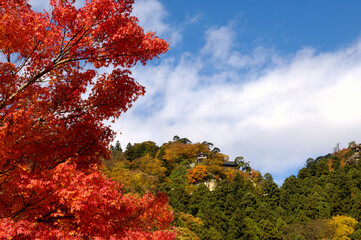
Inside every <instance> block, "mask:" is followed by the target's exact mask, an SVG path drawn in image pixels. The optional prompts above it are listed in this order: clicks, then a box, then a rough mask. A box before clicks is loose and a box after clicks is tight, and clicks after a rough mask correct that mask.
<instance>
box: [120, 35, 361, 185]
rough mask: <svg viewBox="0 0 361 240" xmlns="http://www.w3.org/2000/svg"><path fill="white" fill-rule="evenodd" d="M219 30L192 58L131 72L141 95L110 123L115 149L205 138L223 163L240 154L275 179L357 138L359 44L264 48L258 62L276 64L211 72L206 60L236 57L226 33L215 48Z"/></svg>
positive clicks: (360, 90) (227, 67)
mask: <svg viewBox="0 0 361 240" xmlns="http://www.w3.org/2000/svg"><path fill="white" fill-rule="evenodd" d="M225 29H226V28H220V29H219V31H220V32H222V33H224V31H226V30H227V29H226V30H225ZM212 31H213V32H215V33H217V32H218V31H216V30H212ZM227 31H229V29H228V30H227ZM230 33H231V32H230ZM220 35H222V34H219V35H217V36H216V37H215V35H213V34H210V32H208V33H207V36H208V37H209V41H208V42H207V43H206V44H205V47H204V48H203V50H201V52H202V54H201V55H199V56H197V55H189V54H187V55H185V56H183V58H182V60H181V61H179V62H177V61H174V60H171V59H164V60H163V63H162V64H160V65H159V66H150V67H139V68H136V69H135V70H134V76H135V78H136V79H137V80H139V81H140V82H141V83H143V84H144V85H145V86H146V87H147V91H148V92H147V94H146V96H145V97H143V98H142V99H140V101H138V102H137V103H136V104H135V106H134V108H133V109H132V110H130V111H129V112H128V113H126V114H125V115H123V116H122V117H121V119H120V120H119V121H117V124H116V126H117V127H116V128H118V129H120V130H121V131H122V132H123V135H120V136H118V138H117V139H119V140H121V142H122V145H123V146H125V145H126V143H127V142H141V141H145V140H153V141H156V142H157V143H158V144H161V143H163V142H166V141H169V140H171V139H172V137H173V136H174V135H179V136H181V137H187V138H189V139H190V140H192V141H194V142H196V141H204V140H207V141H210V142H212V143H214V144H215V145H216V146H218V147H219V148H220V149H221V150H222V152H223V153H225V154H229V155H230V159H231V160H233V159H234V158H235V157H236V156H239V155H242V156H244V157H245V159H246V160H249V161H251V165H252V166H253V167H254V168H256V169H259V170H261V172H262V173H265V172H271V173H272V174H273V175H274V178H275V179H276V180H277V181H278V182H281V181H282V179H283V178H284V177H286V176H288V175H289V174H290V173H291V172H292V173H293V172H295V170H297V169H299V168H300V167H302V166H303V165H304V163H305V161H306V159H307V158H309V157H317V156H318V155H325V154H327V153H328V152H331V151H332V148H333V147H334V145H335V144H336V143H338V142H341V143H342V144H343V145H344V146H346V145H347V143H348V142H350V141H352V140H356V141H358V140H359V136H361V128H360V127H359V123H360V122H361V111H360V109H359V108H360V107H359V106H360V104H359V103H360V102H361V94H360V93H361V81H360V79H361V44H360V43H356V44H354V45H352V46H350V47H347V48H344V49H339V50H338V51H335V52H327V53H315V51H313V50H312V49H303V50H300V51H299V52H298V53H297V54H296V55H295V56H294V57H291V58H290V57H280V56H277V55H276V54H274V53H272V51H266V53H265V57H263V59H268V61H272V59H276V61H274V62H273V65H272V66H271V67H268V68H263V69H262V70H263V71H262V72H261V74H260V73H257V72H256V73H254V71H253V70H254V69H258V67H259V64H265V63H264V62H263V61H264V60H261V61H260V62H262V63H255V64H249V65H247V64H242V65H237V64H232V63H231V62H229V61H228V62H227V61H224V62H222V61H220V62H218V65H220V66H218V67H219V68H217V69H218V70H213V71H209V69H208V67H212V66H213V65H212V64H214V62H213V59H214V57H220V58H224V59H229V58H230V57H231V56H235V55H238V56H243V55H242V53H240V52H236V51H234V49H233V48H232V45H233V44H234V43H233V42H232V39H231V40H227V37H226V40H225V41H224V42H226V43H227V44H228V46H219V48H224V49H225V51H223V52H221V51H220V49H218V48H217V46H216V39H218V40H220V39H222V38H221V37H220ZM228 36H232V33H231V34H230V35H228ZM227 44H226V45H227ZM212 49H213V51H214V52H212ZM205 52H207V53H208V54H209V55H211V56H212V57H211V58H210V59H209V58H206V57H205V56H204V55H203V54H204V53H205ZM253 54H259V55H260V56H254V55H250V56H243V57H244V58H248V59H257V58H262V56H261V55H262V54H261V53H260V52H257V50H255V51H254V52H253ZM270 59H271V60H270ZM255 61H256V60H255ZM246 65H247V66H246ZM245 67H247V69H246V70H245ZM245 71H246V74H245V73H244V72H245Z"/></svg>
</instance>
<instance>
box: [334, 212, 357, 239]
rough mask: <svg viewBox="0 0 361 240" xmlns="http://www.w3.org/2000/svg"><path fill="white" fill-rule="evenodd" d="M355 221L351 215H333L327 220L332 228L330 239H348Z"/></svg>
mask: <svg viewBox="0 0 361 240" xmlns="http://www.w3.org/2000/svg"><path fill="white" fill-rule="evenodd" d="M356 223H357V221H356V220H355V219H354V218H352V217H347V216H340V215H338V216H334V217H332V219H331V220H330V222H329V225H330V226H331V228H332V229H333V234H332V239H334V240H349V239H351V238H350V237H349V236H350V235H351V234H352V233H353V232H354V231H355V229H354V227H355V225H356Z"/></svg>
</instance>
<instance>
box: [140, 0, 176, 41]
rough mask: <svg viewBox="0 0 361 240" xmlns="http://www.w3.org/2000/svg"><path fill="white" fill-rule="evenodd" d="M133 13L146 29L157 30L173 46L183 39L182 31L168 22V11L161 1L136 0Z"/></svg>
mask: <svg viewBox="0 0 361 240" xmlns="http://www.w3.org/2000/svg"><path fill="white" fill-rule="evenodd" d="M133 14H134V16H136V17H137V18H138V19H139V23H140V26H142V27H143V28H144V30H145V31H151V32H157V35H158V36H161V37H163V38H165V39H166V40H167V41H170V42H171V44H172V45H173V46H174V45H175V44H176V43H177V42H179V41H181V35H180V33H179V32H178V31H177V30H176V29H175V28H173V27H172V26H170V25H169V24H168V23H166V21H165V18H166V17H167V16H168V13H167V11H166V10H165V9H164V7H163V5H162V4H161V3H160V2H159V1H157V0H139V1H136V2H135V4H134V8H133Z"/></svg>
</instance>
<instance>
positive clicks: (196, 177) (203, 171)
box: [187, 165, 208, 184]
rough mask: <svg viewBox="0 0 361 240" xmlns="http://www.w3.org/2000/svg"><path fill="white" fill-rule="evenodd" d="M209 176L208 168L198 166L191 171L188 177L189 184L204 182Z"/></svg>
mask: <svg viewBox="0 0 361 240" xmlns="http://www.w3.org/2000/svg"><path fill="white" fill-rule="evenodd" d="M207 176H208V171H207V167H206V166H204V165H198V166H196V167H195V168H193V169H192V170H189V173H188V175H187V180H188V183H190V184H194V183H198V182H201V181H203V180H204V179H205V178H206V177H207Z"/></svg>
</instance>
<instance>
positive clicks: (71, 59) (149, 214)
mask: <svg viewBox="0 0 361 240" xmlns="http://www.w3.org/2000/svg"><path fill="white" fill-rule="evenodd" d="M74 2H75V1H74V0H51V1H50V4H51V10H50V12H44V13H38V12H34V11H33V10H32V9H31V7H30V5H29V4H28V3H27V1H26V0H16V1H7V0H0V11H1V15H0V55H1V62H0V138H1V139H2V141H1V142H0V216H1V220H0V236H1V237H5V236H7V237H8V236H11V237H15V236H16V237H18V238H19V239H23V238H26V239H29V238H32V239H35V238H42V239H59V238H67V239H84V238H97V237H100V238H108V239H109V238H114V239H116V238H122V237H123V236H127V238H128V239H144V238H147V239H149V238H154V239H168V238H174V233H172V232H171V231H167V230H165V229H167V228H168V226H169V223H170V221H171V219H172V217H171V213H170V212H169V210H168V209H167V205H166V202H167V199H166V197H165V196H164V195H151V194H146V195H144V197H142V198H138V197H136V196H133V195H132V196H131V195H125V194H124V193H123V192H122V190H121V188H120V185H119V184H117V183H115V182H113V181H110V180H107V179H105V178H104V176H103V175H102V174H101V173H100V172H99V171H98V166H99V164H100V158H101V157H105V158H106V157H108V149H107V146H109V143H110V141H111V140H112V138H113V132H112V131H111V130H110V128H109V127H108V126H105V125H104V124H103V120H107V119H112V118H117V117H118V116H119V115H120V114H121V113H123V112H125V111H127V109H128V108H130V107H131V105H132V102H134V101H135V100H136V99H137V98H138V96H140V95H142V94H144V88H143V87H142V86H141V85H140V84H138V83H137V82H136V81H135V80H134V79H133V78H132V77H131V76H130V74H131V72H130V71H129V68H130V67H132V66H134V65H135V64H136V63H138V62H140V63H142V64H145V63H146V62H147V61H148V60H151V59H152V58H154V57H157V56H158V55H159V54H161V53H164V52H166V51H167V50H168V44H167V43H166V42H165V41H164V40H162V39H159V38H158V37H156V36H155V35H154V33H144V31H143V29H142V28H141V27H140V26H138V23H137V22H138V20H137V19H136V18H135V17H133V16H131V15H130V13H131V11H132V4H133V1H132V0H89V1H87V2H86V3H85V5H84V7H82V8H79V9H77V8H76V7H75V6H74ZM104 67H111V68H110V70H106V71H104V69H103V68H104Z"/></svg>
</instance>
